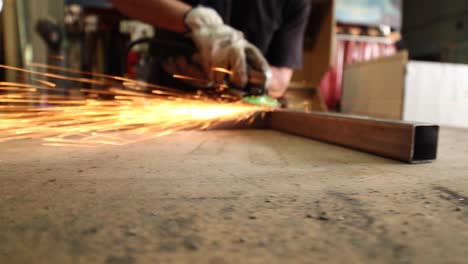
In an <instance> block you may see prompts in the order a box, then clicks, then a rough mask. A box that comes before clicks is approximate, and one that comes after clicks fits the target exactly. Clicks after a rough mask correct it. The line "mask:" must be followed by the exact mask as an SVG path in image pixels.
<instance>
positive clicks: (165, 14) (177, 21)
mask: <svg viewBox="0 0 468 264" xmlns="http://www.w3.org/2000/svg"><path fill="white" fill-rule="evenodd" d="M111 2H112V4H113V5H114V6H115V7H116V8H117V9H118V10H119V11H120V12H122V13H124V14H125V15H127V16H130V17H136V18H138V19H140V20H142V21H145V22H146V23H149V24H151V25H154V26H157V27H160V28H164V29H166V30H169V31H173V32H178V33H184V32H187V31H188V28H187V26H186V25H185V22H184V16H185V14H187V12H188V11H189V10H190V9H192V7H191V6H190V5H188V4H186V3H184V2H181V1H177V0H111Z"/></svg>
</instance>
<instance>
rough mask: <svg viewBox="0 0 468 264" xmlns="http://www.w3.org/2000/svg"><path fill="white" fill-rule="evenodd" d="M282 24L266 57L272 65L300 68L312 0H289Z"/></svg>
mask: <svg viewBox="0 0 468 264" xmlns="http://www.w3.org/2000/svg"><path fill="white" fill-rule="evenodd" d="M285 2H286V3H285V7H284V9H283V15H282V21H281V25H280V27H279V28H278V30H276V32H275V33H274V35H273V38H272V41H271V44H270V46H269V48H268V52H267V54H266V57H267V59H268V61H269V63H270V64H271V65H272V66H276V67H288V68H292V69H300V68H301V67H302V53H303V46H304V32H305V29H306V26H307V22H308V20H309V13H310V2H311V1H310V0H287V1H285Z"/></svg>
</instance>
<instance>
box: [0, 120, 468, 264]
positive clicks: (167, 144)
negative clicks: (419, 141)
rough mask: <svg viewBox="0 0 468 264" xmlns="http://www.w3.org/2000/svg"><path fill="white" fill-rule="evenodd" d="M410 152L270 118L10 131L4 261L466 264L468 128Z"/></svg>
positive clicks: (2, 219) (1, 207) (0, 237)
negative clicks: (369, 150) (381, 150)
mask: <svg viewBox="0 0 468 264" xmlns="http://www.w3.org/2000/svg"><path fill="white" fill-rule="evenodd" d="M440 133H441V134H440V141H439V155H438V156H439V158H438V160H437V161H436V162H434V163H430V164H420V165H408V164H404V163H400V162H396V161H392V160H388V159H385V158H381V157H377V156H373V155H370V154H365V153H361V152H358V151H354V150H350V149H346V148H342V147H338V146H333V145H328V144H325V143H321V142H317V141H313V140H309V139H305V138H301V137H296V136H292V135H287V134H282V133H280V132H275V131H270V130H229V131H205V132H200V131H199V132H179V133H175V134H172V135H169V136H165V137H161V138H158V139H155V140H151V141H147V142H141V143H137V144H132V145H127V146H120V147H119V146H104V147H103V146H99V147H96V148H60V147H48V146H42V143H43V142H42V141H41V140H37V139H34V140H33V139H31V140H21V141H11V142H5V143H0V182H1V184H0V263H12V264H14V263H48V264H53V263H108V264H122V263H129V264H133V263H213V264H218V263H219V264H221V263H466V261H467V259H468V130H461V129H449V128H442V129H441V132H440Z"/></svg>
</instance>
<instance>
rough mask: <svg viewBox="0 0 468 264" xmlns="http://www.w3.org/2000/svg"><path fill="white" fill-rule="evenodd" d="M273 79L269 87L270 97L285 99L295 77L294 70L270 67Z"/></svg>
mask: <svg viewBox="0 0 468 264" xmlns="http://www.w3.org/2000/svg"><path fill="white" fill-rule="evenodd" d="M270 68H271V73H272V78H271V83H270V86H269V87H268V95H270V96H271V97H273V98H280V97H283V96H284V94H285V93H286V90H287V89H288V86H289V83H290V82H291V78H292V75H293V69H291V68H287V67H273V66H270Z"/></svg>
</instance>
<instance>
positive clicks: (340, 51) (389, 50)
mask: <svg viewBox="0 0 468 264" xmlns="http://www.w3.org/2000/svg"><path fill="white" fill-rule="evenodd" d="M396 52H397V49H396V46H395V44H385V43H378V42H365V41H349V40H338V43H337V50H336V58H335V63H334V65H333V66H332V68H331V69H330V70H329V71H328V73H327V74H325V76H324V78H323V79H322V81H321V83H320V92H321V94H322V96H323V98H324V100H325V103H326V104H327V107H328V109H330V110H336V109H337V108H338V105H339V102H340V99H341V85H342V82H343V71H344V66H345V65H346V64H350V63H354V62H360V61H368V60H372V59H376V58H380V57H385V56H391V55H394V54H395V53H396Z"/></svg>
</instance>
